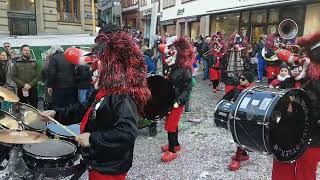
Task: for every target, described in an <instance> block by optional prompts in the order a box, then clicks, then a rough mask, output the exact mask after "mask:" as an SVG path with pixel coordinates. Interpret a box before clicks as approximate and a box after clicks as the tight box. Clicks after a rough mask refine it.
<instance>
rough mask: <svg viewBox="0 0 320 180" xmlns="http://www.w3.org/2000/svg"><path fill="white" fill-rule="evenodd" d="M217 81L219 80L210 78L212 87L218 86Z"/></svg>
mask: <svg viewBox="0 0 320 180" xmlns="http://www.w3.org/2000/svg"><path fill="white" fill-rule="evenodd" d="M219 81H220V80H212V81H211V82H212V87H213V89H216V88H217V87H218V85H219Z"/></svg>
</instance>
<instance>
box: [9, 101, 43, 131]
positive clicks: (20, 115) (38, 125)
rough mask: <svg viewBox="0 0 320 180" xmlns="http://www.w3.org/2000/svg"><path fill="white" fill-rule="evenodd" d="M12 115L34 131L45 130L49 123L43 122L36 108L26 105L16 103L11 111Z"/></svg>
mask: <svg viewBox="0 0 320 180" xmlns="http://www.w3.org/2000/svg"><path fill="white" fill-rule="evenodd" d="M10 112H11V114H12V115H13V116H14V117H16V118H17V119H18V120H21V121H22V123H23V124H24V125H26V126H27V127H29V128H31V129H34V130H44V129H45V128H46V126H47V123H46V122H44V121H42V120H41V116H40V115H39V113H38V111H37V109H35V108H34V107H32V106H30V105H28V104H24V103H15V104H13V105H12V107H11V109H10Z"/></svg>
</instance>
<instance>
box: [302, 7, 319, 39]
mask: <svg viewBox="0 0 320 180" xmlns="http://www.w3.org/2000/svg"><path fill="white" fill-rule="evenodd" d="M319 12H320V3H318V4H311V5H308V6H307V11H306V18H305V26H304V34H310V33H312V32H314V31H317V30H319V29H320V18H319Z"/></svg>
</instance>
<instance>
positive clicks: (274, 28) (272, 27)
mask: <svg viewBox="0 0 320 180" xmlns="http://www.w3.org/2000/svg"><path fill="white" fill-rule="evenodd" d="M276 32H278V25H269V26H268V31H267V33H268V34H271V33H276Z"/></svg>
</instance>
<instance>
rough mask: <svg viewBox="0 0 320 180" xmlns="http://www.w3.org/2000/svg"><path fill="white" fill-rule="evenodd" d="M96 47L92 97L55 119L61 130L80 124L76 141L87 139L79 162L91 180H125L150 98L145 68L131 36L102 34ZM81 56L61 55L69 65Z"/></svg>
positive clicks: (107, 30) (118, 32)
mask: <svg viewBox="0 0 320 180" xmlns="http://www.w3.org/2000/svg"><path fill="white" fill-rule="evenodd" d="M95 42H96V47H95V50H94V51H93V52H92V54H94V56H92V59H93V62H92V61H91V63H93V65H92V66H91V69H92V70H94V73H93V74H94V76H93V79H94V85H95V88H96V93H94V94H93V96H92V97H91V98H89V100H88V102H87V103H86V104H81V103H77V104H75V105H73V106H70V107H67V108H65V109H57V110H56V112H57V113H56V116H55V118H56V119H58V120H59V121H60V122H61V123H63V124H76V123H79V120H81V119H82V122H81V135H80V136H83V135H85V134H87V135H88V134H89V145H87V146H84V147H83V151H84V152H86V153H85V154H88V156H89V157H86V156H84V159H87V162H88V163H89V164H87V165H89V166H90V167H91V168H90V170H89V179H90V180H110V179H114V180H124V179H125V177H126V175H127V172H128V171H129V169H130V168H131V166H132V159H133V150H134V142H135V139H136V137H137V134H138V132H137V126H136V122H137V121H138V120H139V119H140V118H141V117H140V114H141V113H142V108H143V107H144V105H145V104H146V102H147V100H148V99H149V98H150V96H151V93H150V91H149V89H148V86H147V80H146V78H147V73H146V65H145V63H144V60H143V56H142V54H141V52H140V49H139V47H138V46H137V45H136V44H135V43H134V41H133V39H132V38H131V37H130V35H129V34H128V33H126V32H123V31H121V30H119V29H118V28H116V27H114V26H108V27H106V28H102V29H101V30H100V31H99V34H98V36H97V38H96V40H95ZM70 55H71V58H69V56H70ZM81 55H82V53H79V52H77V51H75V50H74V49H69V50H67V51H66V52H65V57H66V59H67V60H69V61H73V62H75V61H74V59H78V60H79V59H81V58H83V57H80V56H81ZM72 56H75V57H74V58H72Z"/></svg>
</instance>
